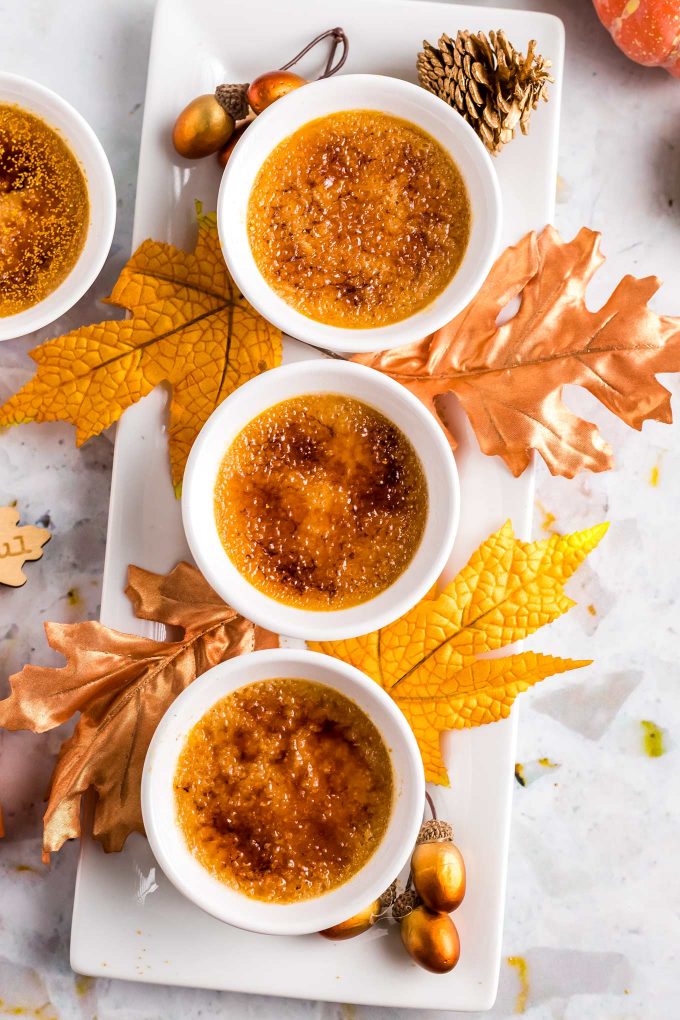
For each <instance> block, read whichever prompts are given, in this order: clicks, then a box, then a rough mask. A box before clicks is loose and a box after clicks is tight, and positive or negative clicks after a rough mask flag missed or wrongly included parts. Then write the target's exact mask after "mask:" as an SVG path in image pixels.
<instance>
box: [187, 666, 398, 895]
mask: <svg viewBox="0 0 680 1020" xmlns="http://www.w3.org/2000/svg"><path fill="white" fill-rule="evenodd" d="M174 789H175V802H176V807H177V817H178V821H179V824H180V827H181V829H182V832H183V834H184V837H185V839H186V842H187V845H188V846H189V848H190V850H191V852H192V853H193V854H194V856H195V857H196V858H197V859H198V861H199V862H200V863H201V864H202V865H203V866H204V867H205V868H206V869H207V870H208V871H210V872H211V873H212V874H213V875H215V876H216V877H217V878H219V879H220V880H221V881H223V882H225V883H227V884H228V885H230V886H232V887H234V888H236V889H238V890H239V891H240V892H242V893H244V894H245V895H247V896H251V897H253V898H255V899H259V900H267V901H270V902H272V901H273V902H278V903H292V902H295V901H298V900H305V899H311V898H312V897H316V896H320V895H322V894H323V893H325V892H328V891H329V890H330V889H334V888H336V887H337V886H339V885H342V884H343V883H344V882H346V881H347V880H348V879H349V878H351V877H352V875H354V874H355V873H356V872H357V871H359V869H360V868H362V867H363V866H364V864H365V863H366V862H367V861H368V859H369V858H370V857H371V856H372V854H373V853H374V851H375V850H376V848H377V846H378V844H379V843H380V841H381V840H382V838H383V836H384V834H385V831H386V829H387V825H388V822H389V818H390V814H391V810H392V800H393V777H392V764H391V761H390V757H389V753H388V750H387V748H386V747H385V743H384V741H383V739H382V737H381V736H380V734H379V732H378V730H377V729H376V727H375V726H374V724H373V723H372V722H371V720H370V719H369V718H368V716H367V715H366V714H365V713H364V712H363V711H362V710H361V709H360V708H359V707H358V706H357V705H356V704H355V703H354V702H353V701H350V700H349V699H348V698H346V697H345V696H344V695H342V694H340V693H339V692H337V691H335V690H333V689H332V688H330V687H326V686H323V685H322V684H317V683H313V682H310V681H308V680H296V679H276V680H263V681H260V682H258V683H254V684H249V685H248V686H246V687H242V688H241V689H240V690H237V691H235V692H234V693H233V694H230V695H228V696H227V697H226V698H223V699H222V701H219V702H217V704H216V705H213V707H212V708H211V709H210V710H209V711H208V712H206V714H205V715H204V716H203V718H202V719H200V720H199V722H198V723H196V725H195V726H194V727H193V729H192V730H191V732H190V733H189V735H188V737H187V740H186V743H185V745H184V748H183V750H182V753H181V755H180V757H179V761H178V764H177V771H176V774H175V779H174Z"/></svg>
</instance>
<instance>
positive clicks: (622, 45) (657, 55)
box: [593, 0, 680, 78]
mask: <svg viewBox="0 0 680 1020" xmlns="http://www.w3.org/2000/svg"><path fill="white" fill-rule="evenodd" d="M593 3H594V4H595V10H596V11H597V13H598V16H599V18H600V21H601V22H602V24H603V25H604V27H605V28H607V29H608V30H609V32H610V34H611V37H612V39H613V40H614V42H615V43H616V45H617V46H618V47H619V49H620V50H622V51H623V52H624V53H625V54H626V56H627V57H630V59H631V60H634V61H635V62H636V63H637V64H645V65H647V66H648V67H663V68H665V69H666V70H667V71H668V73H669V74H672V75H673V76H674V77H676V78H680V3H678V0H593Z"/></svg>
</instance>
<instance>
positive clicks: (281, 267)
mask: <svg viewBox="0 0 680 1020" xmlns="http://www.w3.org/2000/svg"><path fill="white" fill-rule="evenodd" d="M470 219H471V216H470V201H469V197H468V193H467V189H466V186H465V182H464V181H463V178H462V175H461V173H460V170H459V169H458V167H457V166H456V164H455V162H454V161H453V160H452V159H451V157H450V155H449V154H448V153H447V152H446V151H445V150H444V148H443V147H442V146H441V145H440V144H439V142H437V141H435V139H434V138H432V137H431V136H430V135H429V134H427V133H426V132H425V131H423V130H421V128H419V127H417V126H416V125H415V124H411V123H410V122H408V121H405V120H401V119H400V118H398V117H393V116H391V115H389V114H386V113H380V112H378V111H374V110H348V111H344V112H341V113H333V114H329V115H328V116H326V117H321V118H319V119H318V120H313V121H311V122H310V123H309V124H306V125H304V127H302V128H300V129H299V130H298V131H296V132H295V133H294V134H292V135H291V136H290V137H289V138H286V139H284V141H283V142H281V143H280V144H279V145H278V146H277V147H276V148H275V149H274V150H273V152H271V153H270V155H269V156H268V157H267V159H266V160H265V162H264V164H263V165H262V167H261V169H260V171H259V173H258V175H257V177H256V179H255V182H254V184H253V188H252V191H251V195H250V199H249V203H248V219H247V228H248V238H249V242H250V247H251V250H252V253H253V257H254V259H255V262H256V264H257V266H258V269H259V270H260V272H261V273H262V275H263V276H264V278H265V280H266V281H267V283H268V284H269V286H270V287H272V289H273V290H275V291H276V293H277V294H279V295H280V297H282V298H283V300H284V301H286V302H287V303H288V304H289V305H291V306H292V307H293V308H295V309H296V310H297V311H298V312H301V313H302V314H303V315H306V316H308V317H309V318H311V319H314V320H315V321H317V322H321V323H326V324H328V325H332V326H341V327H345V328H357V329H366V328H372V327H376V326H385V325H389V324H390V323H394V322H399V321H401V320H402V319H405V318H407V317H408V316H409V315H412V314H414V313H415V312H417V311H418V310H419V309H421V308H423V307H425V306H426V305H428V304H430V302H432V301H433V300H434V299H435V298H436V297H437V295H438V294H440V293H441V292H442V291H443V290H444V288H445V287H446V286H447V284H448V283H449V282H450V280H451V279H452V278H453V276H454V275H455V273H456V272H457V270H458V268H459V267H460V264H461V262H462V260H463V256H464V254H465V249H466V247H467V244H468V239H469V235H470Z"/></svg>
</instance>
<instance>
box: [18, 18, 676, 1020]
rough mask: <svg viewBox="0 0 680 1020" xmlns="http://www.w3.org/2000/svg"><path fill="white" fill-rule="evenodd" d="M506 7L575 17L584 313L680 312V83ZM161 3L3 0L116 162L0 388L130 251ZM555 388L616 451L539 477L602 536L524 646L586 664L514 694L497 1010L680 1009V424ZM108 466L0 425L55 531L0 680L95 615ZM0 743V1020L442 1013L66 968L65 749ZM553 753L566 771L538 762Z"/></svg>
mask: <svg viewBox="0 0 680 1020" xmlns="http://www.w3.org/2000/svg"><path fill="white" fill-rule="evenodd" d="M367 2H370V0H367ZM291 6H294V2H293V3H292V4H291ZM488 6H491V5H488ZM501 6H502V4H501ZM507 6H522V7H529V8H530V7H537V8H540V9H541V10H548V11H551V12H553V13H555V14H557V15H559V16H560V17H562V18H563V20H564V21H565V24H566V28H567V74H566V81H565V98H564V107H563V121H562V134H561V147H560V166H559V173H560V179H559V182H558V207H557V217H556V224H557V226H558V228H559V229H560V230H561V231H562V233H563V234H564V235H565V236H567V237H570V236H572V235H573V234H574V232H575V231H576V230H577V229H578V227H580V226H581V225H583V224H587V225H589V226H591V227H594V228H597V229H600V230H602V231H603V234H604V242H603V247H604V251H605V253H606V254H607V256H608V262H607V264H606V266H605V267H604V269H603V270H601V271H600V274H599V279H598V280H597V281H596V282H595V283H594V284H593V286H592V288H591V291H590V300H591V302H592V303H593V305H596V304H597V303H598V302H600V301H601V300H603V299H604V298H605V297H606V296H607V294H608V293H609V290H610V289H611V288H612V287H613V285H614V284H615V283H616V281H617V280H618V279H619V278H620V277H621V276H622V275H623V274H625V273H626V272H631V273H634V274H636V275H640V276H644V275H647V274H653V273H656V274H658V275H660V276H661V277H662V278H663V279H664V280H665V285H664V287H663V288H662V290H661V291H660V293H659V295H658V296H657V298H656V299H655V301H654V306H655V307H656V308H657V309H659V310H663V311H665V312H667V313H671V314H676V315H678V314H680V287H679V286H678V280H680V82H678V81H675V80H672V79H671V78H669V77H668V76H667V75H666V74H665V73H664V72H662V71H654V70H647V69H642V68H638V67H636V66H635V65H634V64H632V63H630V62H629V61H627V60H626V59H625V58H624V57H623V56H622V55H621V54H619V53H618V51H617V50H616V49H615V48H614V47H613V45H612V44H611V43H610V40H609V37H608V36H607V34H606V33H605V32H604V30H603V29H602V28H601V27H600V25H599V23H598V22H597V20H596V17H595V15H594V13H593V10H592V5H591V2H590V0H534V2H533V3H526V4H524V3H521V4H507ZM152 9H153V3H152V0H100V2H99V3H97V4H93V3H91V2H89V0H22V2H21V3H19V2H17V0H0V24H1V25H2V32H1V33H0V66H2V67H3V68H5V69H7V70H11V71H15V72H18V73H22V74H27V75H30V76H31V77H34V78H36V79H38V80H39V81H42V82H44V83H45V84H47V85H49V86H51V87H52V88H55V89H56V90H58V91H59V92H61V93H62V94H63V95H64V96H65V97H66V98H67V99H69V100H70V101H71V102H73V103H74V104H75V105H76V106H77V107H78V109H80V110H81V112H82V113H83V114H84V115H85V116H86V117H87V118H88V120H89V121H90V123H91V124H92V125H93V127H94V128H95V130H96V131H97V132H98V134H99V136H100V138H101V140H102V142H103V144H104V146H105V148H106V150H107V153H108V155H109V158H110V160H111V163H112V166H113V169H114V174H115V177H116V185H117V189H118V196H119V202H118V227H117V231H116V237H115V242H114V246H113V249H112V253H111V257H110V259H109V261H108V263H107V267H106V269H105V271H104V273H103V275H102V278H100V280H99V281H98V283H97V284H96V285H95V286H94V287H93V288H92V291H91V292H90V293H89V294H88V295H86V296H85V298H84V299H83V300H82V301H81V302H80V304H79V305H78V306H77V307H76V308H75V309H74V310H73V311H72V312H71V313H70V314H69V315H68V316H67V317H65V319H64V320H63V321H61V322H58V323H55V324H53V325H52V326H51V327H49V328H48V329H45V330H42V331H41V333H40V334H39V335H36V336H32V337H27V338H24V339H22V340H16V341H11V342H6V343H4V344H2V345H0V399H3V398H5V397H6V396H7V395H8V394H9V393H10V392H12V391H14V390H15V389H16V388H18V387H19V386H20V385H21V384H22V383H23V382H24V381H25V379H27V378H28V376H29V374H30V372H31V363H30V361H29V359H28V358H27V351H28V350H29V349H30V348H31V347H33V346H34V345H35V343H36V342H38V341H40V340H43V339H46V338H48V337H50V336H56V335H58V334H59V333H60V332H64V331H65V330H66V329H67V328H72V327H73V326H75V325H77V324H79V323H83V322H86V321H95V320H97V319H99V318H100V317H102V315H103V309H102V306H101V305H100V304H99V303H98V301H97V297H98V296H102V295H104V294H106V293H108V288H110V286H111V283H112V282H113V280H114V279H115V277H116V275H117V272H118V270H119V268H120V266H121V265H122V263H123V262H124V260H125V258H126V256H127V254H128V253H129V249H130V234H131V224H132V215H133V208H134V194H135V176H136V161H137V147H138V140H139V132H140V126H141V116H142V104H143V99H144V83H145V74H146V59H147V52H148V44H149V34H150V28H151V18H152ZM334 9H335V10H337V7H335V6H334ZM448 20H449V23H448V24H443V25H442V29H448V30H449V31H450V32H453V31H455V29H456V28H457V27H459V26H458V25H457V22H456V16H455V5H452V10H451V16H450V18H449V19H448ZM460 27H470V28H474V27H475V26H460ZM228 44H229V41H228V39H226V40H225V46H226V45H228ZM539 115H540V114H539ZM667 385H668V386H669V387H670V389H671V390H672V391H673V392H674V394H675V403H676V408H675V410H676V413H677V410H678V408H677V401H678V398H679V397H680V383H678V381H677V379H672V378H669V379H668V380H667ZM568 398H569V401H570V403H571V404H572V406H574V408H576V409H577V410H581V409H582V410H583V411H584V412H585V413H586V414H587V416H588V417H589V418H591V419H592V420H595V421H597V422H598V424H600V425H601V427H602V431H603V432H604V434H605V436H606V437H607V438H608V439H609V440H610V442H612V444H613V445H614V446H615V448H616V450H617V464H616V469H615V470H614V471H612V472H610V473H607V474H604V475H600V476H590V475H588V476H582V477H580V478H579V479H577V480H575V481H573V482H567V481H564V480H562V479H553V478H550V477H549V476H548V474H547V472H545V471H544V470H543V469H542V468H541V469H539V472H538V490H537V509H536V525H535V534H536V536H539V535H541V534H544V533H545V531H544V530H543V529H544V527H551V526H552V527H555V528H558V529H559V530H568V529H572V528H577V527H581V526H586V525H588V524H591V523H594V522H596V521H599V520H602V519H604V518H606V519H609V520H611V521H612V522H613V527H612V529H611V531H610V534H609V536H608V537H607V539H606V541H605V543H604V545H603V546H602V548H601V550H599V551H598V553H597V554H596V555H595V557H593V563H592V566H587V567H586V568H585V569H584V570H582V572H581V575H580V577H577V578H576V579H575V583H574V585H573V587H572V594H573V595H574V597H575V598H577V599H578V601H579V603H580V604H579V606H578V607H577V608H576V609H574V610H573V611H572V612H571V613H570V614H569V616H567V617H566V618H564V619H563V620H561V621H560V622H559V623H558V624H556V625H555V626H553V627H552V628H551V629H550V630H548V631H546V632H545V633H543V634H539V635H538V637H537V639H536V641H535V646H536V647H540V648H541V650H543V651H546V652H554V653H560V652H561V653H563V654H568V655H570V656H572V657H575V658H576V657H583V658H588V657H594V658H595V659H596V663H595V665H593V666H592V667H590V669H589V670H588V671H584V672H583V673H582V674H580V675H578V676H575V677H567V678H564V679H563V680H559V679H557V680H553V681H550V683H549V685H546V686H545V687H544V688H543V689H541V688H538V689H536V690H535V691H534V692H532V693H531V694H530V695H528V696H526V697H525V698H524V699H523V705H522V712H521V720H520V734H519V747H518V761H519V762H521V763H523V764H524V767H525V775H526V778H527V784H526V786H525V787H520V786H517V788H516V795H515V802H514V819H513V831H512V844H511V853H510V879H509V888H508V901H507V914H506V926H505V955H506V957H511V958H514V957H520V958H522V959H523V960H524V961H525V962H526V969H527V979H528V989H527V995H526V998H525V1001H522V998H521V997H520V998H519V999H518V993H519V992H520V982H519V976H518V969H517V967H516V966H513V965H511V964H510V963H505V964H504V966H503V970H502V974H501V985H500V992H499V997H498V1002H497V1005H496V1007H495V1009H494V1011H493V1013H492V1014H489V1015H490V1016H493V1017H495V1018H497V1020H500V1018H509V1017H511V1016H513V1015H515V1014H516V1013H517V1012H521V1011H523V1012H524V1015H525V1016H526V1017H528V1018H531V1020H602V1018H606V1020H651V1018H654V1020H674V1018H676V1017H677V1016H678V1015H679V1014H678V1004H677V1003H678V999H679V997H680V962H679V961H678V958H677V950H678V945H679V944H680V939H679V936H680V902H679V890H680V886H679V884H678V882H677V869H676V866H675V860H676V859H677V854H678V850H679V849H680V838H679V836H680V833H679V825H680V823H679V822H678V789H680V786H679V781H680V766H679V764H678V751H677V744H678V733H679V732H680V696H679V695H678V687H679V685H680V666H679V665H678V663H677V659H678V656H677V648H678V641H679V636H678V632H679V631H680V624H679V623H678V615H677V602H678V595H679V594H680V580H679V578H678V570H679V568H678V559H677V547H678V546H677V530H676V521H677V507H678V505H679V504H680V470H679V469H680V431H679V430H680V425H676V426H671V427H668V426H661V425H656V424H654V425H646V426H645V428H644V429H643V431H642V433H641V434H638V433H635V432H632V431H630V430H628V429H626V428H625V427H624V426H623V425H621V424H620V423H619V422H618V421H617V420H616V419H613V418H612V417H611V416H609V415H607V414H606V413H605V412H604V411H602V410H601V408H600V407H599V406H598V405H597V404H596V402H595V401H594V400H592V399H590V398H589V397H588V396H587V395H584V394H581V393H569V395H568ZM111 456H112V447H111V441H110V437H106V436H104V437H101V438H99V439H97V440H93V441H92V442H91V443H89V444H87V445H86V446H85V447H84V448H83V449H82V450H80V451H78V450H76V449H75V447H74V444H73V434H72V430H71V429H70V428H68V427H66V426H60V425H41V426H38V425H29V426H23V427H21V428H17V429H13V430H10V431H7V432H4V433H3V434H2V435H0V505H2V504H4V503H7V502H9V501H10V500H13V499H16V500H17V501H18V503H19V505H20V506H21V508H22V511H23V516H24V519H25V520H26V521H30V522H39V523H42V524H44V525H46V526H48V527H50V528H51V529H52V530H53V532H54V535H55V540H54V541H53V542H52V543H50V545H49V546H48V547H47V549H46V553H45V556H44V558H43V560H42V561H40V562H39V563H35V564H32V565H29V568H28V569H29V571H30V581H29V583H28V584H27V585H26V586H25V587H24V588H23V589H20V590H9V589H2V590H0V682H1V683H3V684H4V680H5V677H6V676H7V675H9V674H10V673H11V672H13V671H15V670H17V669H19V668H20V667H21V666H22V665H23V664H24V662H26V661H28V660H32V661H36V662H41V663H50V662H55V661H56V660H55V658H54V657H53V656H52V655H51V653H49V652H48V651H46V649H45V642H44V637H43V634H42V623H43V621H44V620H47V619H51V620H79V619H84V618H85V617H88V616H89V617H95V616H96V615H97V613H98V601H99V594H100V578H101V569H102V562H103V556H104V543H105V534H106V516H107V505H108V488H109V475H110V467H111ZM653 473H654V474H657V473H658V484H657V485H653V484H651V482H652V478H653ZM553 515H554V522H553V523H552V524H551V523H550V522H551V521H552V517H553ZM589 607H591V608H590V609H589ZM643 719H652V720H654V721H655V722H656V723H658V724H659V725H661V726H662V727H663V728H664V729H665V731H666V734H665V738H666V747H667V751H666V753H665V754H664V755H663V756H662V757H660V758H649V757H647V756H646V755H645V753H644V750H643V746H642V728H641V720H643ZM0 741H1V743H0V801H1V802H2V803H3V805H4V808H5V818H6V827H7V838H6V839H5V840H4V841H3V842H2V843H1V844H0V1018H1V1017H9V1016H16V1015H24V1016H35V1017H42V1018H48V1017H58V1018H59V1020H81V1018H88V1020H89V1018H94V1017H97V1018H98V1020H138V1018H139V1020H155V1018H159V1020H160V1018H163V1020H198V1018H199V1017H213V1016H214V1017H216V1016H223V1015H224V1016H231V1017H235V1018H246V1017H247V1018H252V1020H284V1018H290V1020H293V1018H294V1020H303V1018H304V1020H336V1018H337V1020H341V1018H342V1020H387V1016H388V1015H389V1016H390V1017H394V1018H395V1020H396V1018H398V1017H403V1020H406V1018H407V1016H414V1018H417V1017H422V1020H425V1018H426V1017H428V1018H434V1016H435V1015H436V1014H432V1013H415V1014H411V1013H408V1014H407V1013H406V1012H404V1013H400V1012H399V1011H394V1010H393V1011H387V1010H375V1009H364V1008H358V1007H351V1006H335V1005H326V1004H320V1003H304V1002H294V1001H290V1002H283V1001H277V1000H274V999H270V998H266V997H262V998H249V997H245V996H230V995H225V994H215V993H210V992H204V991H194V990H189V989H187V990H181V989H169V988H161V987H155V986H143V985H136V984H128V983H125V982H117V981H102V980H99V981H97V982H93V981H90V980H89V979H83V978H78V977H76V976H75V975H73V973H72V972H71V971H70V969H69V966H68V936H69V925H70V913H71V898H72V893H73V882H74V876H75V863H76V848H75V847H74V846H68V847H66V848H65V849H64V850H63V851H62V853H61V854H60V855H59V857H58V859H57V860H56V863H55V864H53V866H52V870H51V871H47V870H46V869H44V868H43V867H42V865H41V864H40V854H39V821H40V816H41V812H42V797H43V793H44V789H45V785H46V782H47V778H48V776H49V772H50V769H51V764H52V756H53V753H54V751H55V748H56V746H57V736H56V735H47V736H45V737H43V738H35V737H30V736H28V735H25V734H3V735H2V736H1V737H0ZM543 758H549V759H550V760H551V761H552V762H555V763H557V764H558V765H559V768H556V769H547V768H546V767H544V766H542V765H540V764H538V762H539V760H540V759H543ZM102 923H105V919H102ZM263 990H266V976H265V977H264V978H263ZM451 1015H453V1014H451Z"/></svg>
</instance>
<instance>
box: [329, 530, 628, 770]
mask: <svg viewBox="0 0 680 1020" xmlns="http://www.w3.org/2000/svg"><path fill="white" fill-rule="evenodd" d="M607 528H608V525H607V524H599V525H597V526H596V527H594V528H588V529H587V530H586V531H580V532H576V533H575V534H573V535H564V536H563V535H551V536H550V538H546V539H543V540H542V541H540V542H520V541H519V539H517V538H515V536H514V534H513V530H512V526H511V525H510V523H509V522H508V523H507V524H505V525H504V526H503V527H502V528H501V529H500V530H499V531H497V532H495V533H494V534H493V535H491V536H490V537H489V538H488V539H487V540H486V541H485V542H483V543H482V545H481V546H480V547H479V549H477V551H476V552H475V553H473V555H472V557H471V558H470V561H469V562H468V564H467V566H465V567H463V569H462V570H461V571H460V573H459V574H458V575H457V576H456V577H455V578H454V579H453V580H452V581H451V582H450V583H449V584H447V585H446V587H445V588H444V589H443V590H442V591H441V592H440V593H439V594H437V593H436V592H431V593H430V594H429V595H427V596H426V597H425V598H424V599H423V600H422V601H421V602H419V603H418V605H417V606H415V607H414V608H413V609H412V610H411V611H410V612H408V613H406V614H405V616H402V617H401V619H399V620H397V621H396V622H395V623H392V624H390V625H389V626H388V627H383V629H382V630H380V631H374V632H373V633H371V634H366V635H365V636H363V637H359V638H353V639H351V640H347V641H321V642H317V643H314V644H313V645H310V647H313V648H316V649H317V650H318V651H321V652H326V654H328V655H334V656H335V657H336V658H339V659H344V660H345V661H346V662H349V663H350V664H351V665H353V666H356V667H357V668H358V669H361V670H362V671H363V672H364V673H367V674H368V675H369V676H370V677H372V679H373V680H375V681H376V683H379V684H380V686H381V687H383V688H384V690H386V691H387V693H388V694H389V695H390V696H391V697H392V698H394V700H395V701H396V703H397V704H398V705H399V707H400V708H401V710H402V711H403V713H404V715H405V716H406V718H407V719H408V721H409V723H410V725H411V728H412V729H413V732H414V733H415V735H416V738H417V740H418V744H419V746H420V750H421V753H422V756H423V763H424V765H425V775H426V777H427V779H428V780H429V781H430V782H433V783H440V784H444V785H448V781H449V780H448V775H447V771H446V766H445V764H444V760H443V758H442V753H441V747H440V742H441V734H442V733H443V732H445V731H446V730H456V729H464V728H466V727H471V726H481V725H482V724H484V723H490V722H496V721H497V720H498V719H504V718H505V717H506V716H507V715H509V714H510V709H511V708H512V703H513V701H514V700H515V698H516V697H517V695H518V694H520V693H521V692H522V691H526V690H527V688H529V687H531V686H532V685H533V684H535V683H538V681H540V680H543V679H544V678H545V677H548V676H551V675H553V674H555V673H563V672H565V671H566V670H570V669H577V668H578V667H580V666H587V665H589V662H588V661H583V660H572V659H560V658H555V657H553V656H550V655H540V654H538V653H536V652H531V651H523V652H519V653H517V654H515V655H509V656H506V657H504V658H480V656H482V655H484V654H485V653H488V652H495V651H497V650H498V649H500V648H503V647H505V646H506V645H510V644H512V643H514V642H515V641H520V640H522V639H523V638H526V637H528V636H529V635H530V634H533V633H534V631H536V630H538V628H539V627H542V626H544V625H545V624H547V623H551V622H552V621H553V620H556V619H557V618H558V617H559V616H561V615H562V614H563V613H565V612H566V611H567V610H568V609H570V608H571V607H572V606H573V605H574V603H573V602H572V600H571V599H570V598H568V597H567V595H565V593H564V584H565V582H566V581H567V580H568V579H569V578H570V577H571V575H572V574H573V573H574V571H575V570H576V569H577V567H578V566H579V565H580V564H581V563H582V562H583V560H584V559H585V558H586V556H587V555H588V553H590V552H591V551H592V550H593V549H594V548H595V546H596V545H597V544H598V542H599V541H600V540H601V538H602V537H603V535H604V534H605V532H606V530H607Z"/></svg>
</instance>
